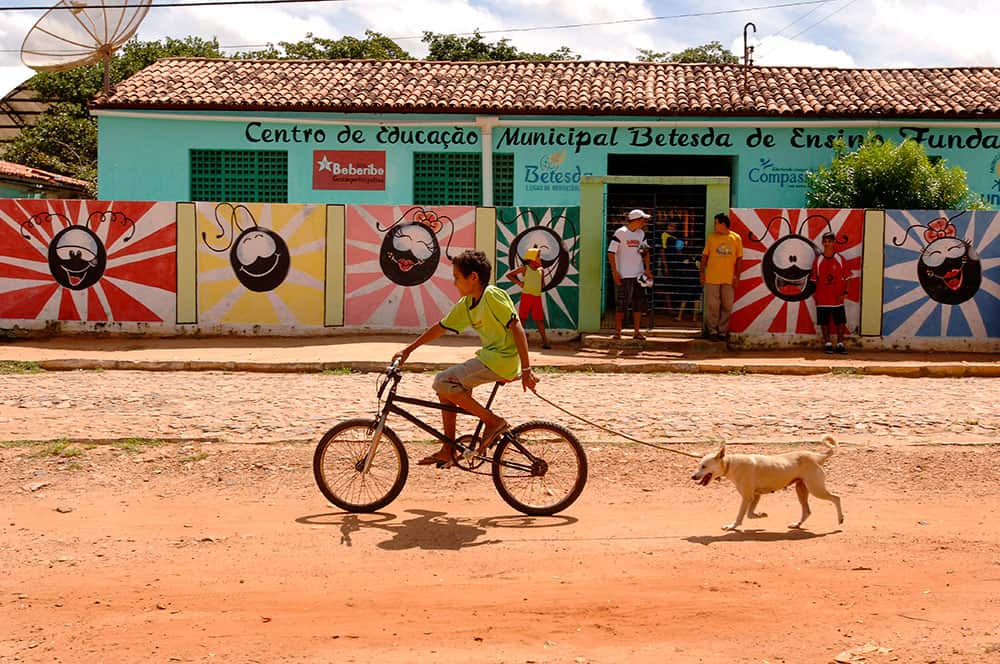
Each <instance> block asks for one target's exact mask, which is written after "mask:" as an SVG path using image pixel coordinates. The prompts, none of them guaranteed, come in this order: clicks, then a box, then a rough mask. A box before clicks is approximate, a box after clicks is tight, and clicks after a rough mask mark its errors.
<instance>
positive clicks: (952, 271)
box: [917, 217, 982, 304]
mask: <svg viewBox="0 0 1000 664" xmlns="http://www.w3.org/2000/svg"><path fill="white" fill-rule="evenodd" d="M923 237H924V241H926V242H927V246H926V247H924V250H923V251H922V252H921V253H920V259H919V260H918V261H917V278H918V279H919V280H920V285H921V286H922V287H923V289H924V291H925V292H926V293H927V294H928V295H929V296H930V297H931V298H932V299H934V300H936V301H938V302H941V303H942V304H961V303H962V302H965V301H966V300H968V299H970V298H972V296H974V295H975V294H976V292H978V291H979V286H980V285H981V284H982V265H981V263H980V261H979V256H978V255H977V254H976V251H975V249H973V247H972V245H971V244H970V243H968V242H966V241H965V240H962V239H960V238H958V237H956V231H955V225H954V224H952V223H951V221H949V220H948V219H945V218H944V217H941V218H939V219H935V220H934V221H932V222H931V223H929V224H928V225H927V226H926V227H925V230H924V232H923Z"/></svg>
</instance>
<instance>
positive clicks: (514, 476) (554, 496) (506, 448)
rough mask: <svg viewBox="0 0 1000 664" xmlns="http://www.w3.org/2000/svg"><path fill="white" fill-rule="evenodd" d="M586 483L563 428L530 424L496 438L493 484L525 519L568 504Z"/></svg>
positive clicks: (583, 463)
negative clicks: (497, 439) (497, 442)
mask: <svg viewBox="0 0 1000 664" xmlns="http://www.w3.org/2000/svg"><path fill="white" fill-rule="evenodd" d="M586 483H587V456H586V454H584V452H583V446H582V445H580V441H578V440H577V439H576V436H574V435H573V434H572V433H570V431H569V429H566V428H565V427H562V426H560V425H558V424H554V423H552V422H542V421H532V422H526V423H524V424H521V425H518V426H516V427H514V428H513V429H511V430H510V432H508V433H507V434H506V435H504V436H502V438H501V440H500V443H499V445H497V449H496V452H495V453H494V454H493V484H494V486H496V489H497V493H499V494H500V497H501V498H503V499H504V501H505V502H506V503H507V504H508V505H510V506H511V507H513V508H514V509H516V510H517V511H519V512H523V513H524V514H528V515H531V516H549V515H552V514H555V513H557V512H561V511H562V510H564V509H566V508H567V507H569V506H570V505H572V504H573V501H575V500H576V499H577V498H579V497H580V493H581V492H582V491H583V486H584V484H586Z"/></svg>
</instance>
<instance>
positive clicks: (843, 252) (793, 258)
mask: <svg viewBox="0 0 1000 664" xmlns="http://www.w3.org/2000/svg"><path fill="white" fill-rule="evenodd" d="M730 216H731V219H732V227H731V228H732V230H734V231H736V232H737V233H739V235H740V237H741V238H743V266H742V272H741V274H740V281H739V283H738V284H737V287H736V294H735V302H734V303H733V316H732V320H731V322H730V328H729V329H730V330H731V331H732V332H735V333H747V332H749V333H758V334H759V333H770V334H802V335H812V334H816V324H815V320H816V309H815V303H814V302H813V297H812V295H813V291H814V290H815V288H814V286H813V285H812V284H810V282H809V274H810V273H811V271H812V266H813V262H814V260H815V258H816V257H817V256H818V255H819V253H820V251H821V250H820V247H821V242H820V238H821V237H822V235H823V234H824V233H833V234H834V235H835V236H836V238H837V239H836V241H835V247H836V252H837V253H838V254H839V255H840V257H841V258H842V259H843V260H844V263H845V265H846V267H847V269H848V271H849V272H850V274H851V277H852V278H851V279H850V281H849V282H848V290H849V294H848V296H847V298H846V300H845V302H844V308H845V310H846V313H847V326H848V328H849V329H850V330H852V331H856V330H857V329H858V326H859V324H860V320H861V309H860V306H859V301H860V296H861V279H860V277H861V242H862V233H863V228H864V210H840V209H836V210H834V209H749V208H736V209H733V210H732V211H731V215H730Z"/></svg>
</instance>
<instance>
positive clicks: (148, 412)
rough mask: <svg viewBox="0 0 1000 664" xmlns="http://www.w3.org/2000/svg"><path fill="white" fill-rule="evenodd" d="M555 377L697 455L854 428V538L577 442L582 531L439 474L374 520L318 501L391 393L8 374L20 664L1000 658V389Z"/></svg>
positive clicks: (424, 476) (6, 451) (12, 655)
mask: <svg viewBox="0 0 1000 664" xmlns="http://www.w3.org/2000/svg"><path fill="white" fill-rule="evenodd" d="M545 379H546V382H545V383H543V385H545V387H546V393H547V394H548V395H549V396H551V397H555V398H557V399H560V400H561V402H564V403H567V404H570V405H571V407H573V408H577V409H582V410H583V412H585V413H586V414H588V415H589V416H591V417H593V418H595V419H601V418H603V421H605V422H607V423H609V424H611V425H612V426H620V427H622V428H624V429H626V430H628V431H630V432H632V433H637V435H640V436H642V435H646V436H649V437H651V438H655V439H658V440H661V441H677V444H678V445H679V446H680V447H682V448H683V449H685V450H692V451H693V450H697V451H698V452H702V451H707V450H708V449H709V448H710V447H712V446H713V445H714V443H712V442H711V441H712V440H715V439H720V438H726V439H729V440H736V441H757V442H755V444H753V445H749V446H746V447H743V446H741V447H740V449H741V450H742V451H748V450H752V451H759V452H778V451H785V450H787V449H789V446H788V445H787V444H775V443H768V444H763V443H761V442H759V441H779V442H780V441H810V440H813V441H815V440H818V437H819V435H820V434H821V433H825V432H826V431H832V432H833V433H834V434H835V435H837V436H838V437H839V438H841V439H842V440H843V441H844V442H845V444H844V445H843V446H842V447H841V449H840V450H839V452H838V454H837V455H836V456H835V457H834V458H833V459H831V461H830V462H829V464H828V471H829V482H828V484H829V486H830V488H831V489H832V490H834V491H835V492H837V493H839V494H840V495H841V496H842V498H843V502H844V511H845V516H846V522H845V523H844V525H843V526H838V525H837V524H836V519H835V515H834V510H833V507H832V506H831V505H829V504H828V503H826V502H824V501H817V500H815V499H814V500H813V501H812V505H813V515H812V517H811V518H810V520H809V521H808V522H807V529H806V530H803V531H790V530H788V529H787V527H786V524H787V523H789V522H791V521H793V520H795V518H796V517H797V514H798V507H797V502H796V500H795V497H794V493H792V492H787V491H786V492H780V493H778V494H775V495H773V496H767V497H765V498H764V499H763V500H762V503H761V507H762V509H763V510H764V511H766V512H768V513H769V515H770V516H768V517H767V518H764V519H761V520H759V521H751V522H749V523H748V524H745V525H747V526H748V527H747V529H746V530H744V531H742V532H738V533H728V532H723V531H722V530H721V529H720V526H721V525H722V524H724V523H728V522H729V521H731V520H732V518H733V517H734V515H735V512H736V508H737V503H738V501H737V496H736V493H735V491H734V490H733V488H732V486H731V485H729V484H728V483H726V482H713V483H712V484H711V485H710V486H709V487H704V488H703V487H700V486H697V485H695V483H694V482H692V481H691V480H690V479H689V477H690V474H691V472H692V471H693V465H694V464H693V461H692V460H691V459H687V458H684V457H681V456H675V455H670V454H665V453H663V452H660V451H656V450H652V449H650V448H646V447H641V446H636V445H631V444H629V445H622V444H616V443H613V442H612V438H611V436H609V435H607V434H604V433H601V432H598V431H595V430H593V429H589V428H587V427H586V426H584V425H582V424H579V423H577V424H571V427H572V428H573V429H574V430H576V431H577V432H578V434H579V435H580V438H581V439H582V440H583V441H584V442H585V447H586V449H587V453H588V456H589V459H590V463H591V475H590V480H589V482H588V485H587V488H586V489H585V491H584V494H583V496H582V497H581V498H580V500H579V501H578V502H577V503H576V504H575V505H573V506H572V507H571V508H570V509H569V510H568V511H567V512H566V513H564V514H562V515H559V516H556V517H550V518H528V517H524V516H521V515H518V514H516V513H513V512H512V511H511V510H510V508H509V507H508V506H507V505H506V504H505V503H503V502H502V501H501V500H500V499H499V498H498V497H497V495H496V493H495V492H494V490H493V487H492V483H491V482H490V480H489V478H487V477H478V476H474V475H469V474H465V473H461V472H460V471H457V470H450V471H437V470H429V469H427V468H422V467H421V468H418V467H413V468H412V469H411V474H410V479H409V482H408V484H407V486H406V488H405V489H404V491H403V493H402V495H401V496H400V497H399V498H398V499H397V500H396V501H395V502H394V503H393V504H392V505H390V506H389V507H388V508H387V509H386V510H385V511H384V512H383V513H381V514H376V515H358V516H354V515H347V514H343V513H340V512H337V511H335V510H333V509H332V508H331V507H330V506H329V505H328V504H326V503H325V501H324V500H323V499H322V497H321V496H320V494H319V492H318V491H317V490H316V488H315V486H314V484H313V482H312V477H311V469H310V462H311V454H312V442H311V441H312V440H314V439H315V437H317V436H318V434H319V433H320V432H321V431H322V430H323V429H324V428H325V426H326V425H327V423H328V422H329V421H332V420H335V419H339V418H340V417H344V416H351V415H357V414H364V413H367V412H368V411H370V409H371V403H370V402H371V388H372V385H373V378H372V377H371V376H354V375H333V376H243V375H225V374H198V375H192V374H138V373H136V374H133V373H126V372H106V373H88V374H34V375H26V376H4V380H3V381H2V383H0V439H2V440H6V441H22V442H19V443H11V442H8V443H7V444H5V445H4V446H3V447H2V448H0V478H2V480H3V481H2V482H0V504H2V505H3V507H2V508H0V569H2V570H3V572H2V574H0V624H2V625H3V626H4V627H3V629H2V630H0V661H25V662H51V661H61V662H134V661H149V662H171V661H181V662H193V661H196V662H210V661H227V662H279V661H280V662H287V661H291V662H331V661H337V662H348V661H354V662H446V663H458V662H539V663H541V662H706V663H713V664H714V663H720V664H721V663H723V662H758V663H759V662H830V661H834V660H835V659H837V658H839V661H850V662H862V661H863V662H876V663H878V662H891V661H893V662H970V663H971V662H976V663H979V662H986V661H1000V599H998V598H1000V553H998V551H1000V531H998V529H997V528H996V523H995V521H996V515H997V514H998V513H1000V496H998V495H997V493H998V492H997V490H996V487H997V486H998V482H1000V468H998V466H997V464H995V463H994V459H995V457H996V453H997V449H998V448H997V445H996V440H997V438H996V434H997V431H998V419H997V417H998V416H997V415H996V414H995V402H996V400H997V396H998V394H997V391H996V388H995V387H994V385H995V383H993V382H990V381H989V380H988V379H984V380H979V379H963V380H948V379H936V380H934V379H927V380H923V379H920V380H913V379H890V378H881V377H865V378H855V377H852V376H829V377H812V378H794V377H788V378H784V377H775V376H771V377H768V376H761V377H750V376H716V377H708V376H675V375H671V376H662V377H661V376H649V377H641V378H637V377H635V376H613V375H612V376H587V375H574V376H562V375H558V376H556V375H549V376H546V377H545ZM408 380H410V379H408ZM429 380H430V377H429V376H414V377H412V381H411V382H410V384H412V385H413V386H414V390H415V391H420V390H423V389H426V388H427V385H429ZM271 381H273V382H271ZM628 396H631V397H632V401H631V403H630V402H629V401H628ZM503 398H504V399H505V401H503V402H502V408H503V409H504V410H505V412H508V413H517V414H518V417H519V418H520V417H521V416H522V415H523V416H524V418H528V417H536V416H544V417H555V418H557V419H560V420H561V421H564V422H565V421H566V418H565V417H564V416H561V415H559V414H558V413H555V412H549V408H550V407H548V406H545V405H544V404H541V405H540V404H539V402H537V401H534V400H529V399H528V398H527V397H523V396H522V395H520V393H519V391H517V390H516V389H511V388H507V390H506V393H505V394H504V397H503ZM612 404H614V405H612ZM799 404H801V405H799ZM566 423H567V424H569V422H566ZM859 425H860V426H859ZM398 429H399V430H400V432H401V433H403V434H404V438H405V439H408V440H414V439H415V438H416V437H415V436H412V435H408V434H407V429H406V428H405V427H398ZM62 438H69V439H71V440H60V439H62ZM129 438H131V439H132V440H126V439H129ZM25 439H31V440H35V441H45V442H42V443H27V442H23V441H24V440H25ZM98 439H105V440H107V439H116V440H115V442H114V443H112V444H109V443H104V444H94V443H95V441H97V440H98ZM156 439H171V440H176V441H177V442H169V443H160V444H157V443H156V442H155V441H156ZM209 439H215V440H216V441H217V442H209ZM74 440H83V441H84V442H83V443H79V442H73V441H74ZM251 440H258V441H286V442H271V443H269V444H247V441H251ZM289 441H290V442H289ZM939 443H950V444H939ZM959 443H969V444H959ZM991 443H992V444H991ZM802 444H807V443H802ZM427 449H429V446H428V444H427V443H412V444H411V456H416V455H418V454H422V453H423V452H425V451H426V450H427Z"/></svg>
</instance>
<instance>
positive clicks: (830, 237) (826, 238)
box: [820, 233, 837, 242]
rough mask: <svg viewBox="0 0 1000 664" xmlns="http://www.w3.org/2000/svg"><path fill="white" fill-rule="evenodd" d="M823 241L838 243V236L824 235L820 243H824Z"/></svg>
mask: <svg viewBox="0 0 1000 664" xmlns="http://www.w3.org/2000/svg"><path fill="white" fill-rule="evenodd" d="M823 240H832V241H836V240H837V236H836V235H834V234H833V233H823V237H821V238H820V241H821V242H822V241H823Z"/></svg>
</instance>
